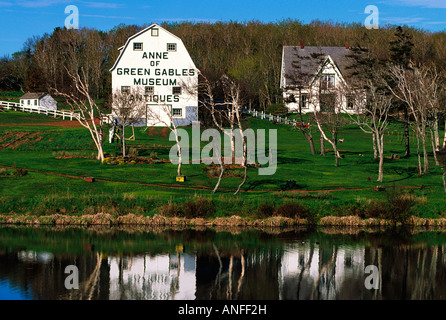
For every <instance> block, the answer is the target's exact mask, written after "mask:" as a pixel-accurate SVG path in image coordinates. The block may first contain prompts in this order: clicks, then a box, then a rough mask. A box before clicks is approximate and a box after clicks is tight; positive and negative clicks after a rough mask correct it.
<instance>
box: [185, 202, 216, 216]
mask: <svg viewBox="0 0 446 320" xmlns="http://www.w3.org/2000/svg"><path fill="white" fill-rule="evenodd" d="M215 212H216V208H215V204H214V202H213V201H212V200H209V199H205V198H194V199H191V200H188V201H186V202H184V204H183V215H184V217H185V218H208V217H211V216H212V215H214V214H215Z"/></svg>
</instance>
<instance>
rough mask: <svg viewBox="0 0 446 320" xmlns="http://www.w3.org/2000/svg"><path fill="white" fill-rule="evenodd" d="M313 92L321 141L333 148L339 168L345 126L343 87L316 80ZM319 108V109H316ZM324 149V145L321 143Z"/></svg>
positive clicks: (313, 102) (315, 114)
mask: <svg viewBox="0 0 446 320" xmlns="http://www.w3.org/2000/svg"><path fill="white" fill-rule="evenodd" d="M316 82H318V83H315V85H314V88H313V90H310V91H311V92H312V93H311V95H310V96H311V101H312V104H313V105H314V106H315V108H314V111H313V114H314V120H315V122H316V125H317V127H318V129H319V132H320V134H321V139H322V138H323V139H324V141H326V142H328V143H329V144H330V145H331V146H332V147H333V152H334V156H335V167H338V166H339V159H340V158H341V155H340V153H339V150H338V133H339V128H340V127H341V126H342V125H344V124H345V119H344V118H343V116H342V114H341V110H342V106H343V105H344V103H345V101H344V96H343V93H344V92H345V90H344V89H343V87H342V85H341V84H340V85H338V86H336V87H335V86H333V87H330V86H329V85H328V84H326V83H324V82H323V81H322V79H320V78H319V79H318V80H316ZM316 106H318V107H316ZM321 147H322V143H321Z"/></svg>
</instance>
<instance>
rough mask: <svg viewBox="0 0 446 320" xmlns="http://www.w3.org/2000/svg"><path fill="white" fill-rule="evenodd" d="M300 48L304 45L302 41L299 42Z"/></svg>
mask: <svg viewBox="0 0 446 320" xmlns="http://www.w3.org/2000/svg"><path fill="white" fill-rule="evenodd" d="M300 48H301V49H303V48H305V46H304V42H303V41H301V42H300Z"/></svg>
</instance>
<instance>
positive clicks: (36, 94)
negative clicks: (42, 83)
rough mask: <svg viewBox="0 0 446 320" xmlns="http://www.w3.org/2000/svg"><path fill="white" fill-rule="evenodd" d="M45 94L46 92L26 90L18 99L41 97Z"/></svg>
mask: <svg viewBox="0 0 446 320" xmlns="http://www.w3.org/2000/svg"><path fill="white" fill-rule="evenodd" d="M46 95H47V93H46V92H27V93H25V94H24V95H23V96H21V97H20V99H41V98H43V97H44V96H46Z"/></svg>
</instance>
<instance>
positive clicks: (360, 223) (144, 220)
mask: <svg viewBox="0 0 446 320" xmlns="http://www.w3.org/2000/svg"><path fill="white" fill-rule="evenodd" d="M0 224H12V225H54V226H69V225H80V226H112V225H113V226H126V225H129V226H130V225H133V226H174V227H192V226H193V227H200V226H202V227H243V228H245V227H249V228H264V227H272V228H276V227H296V226H304V225H306V224H307V219H303V218H289V217H283V216H274V217H269V218H266V219H247V218H242V217H240V216H235V215H234V216H231V217H219V218H213V219H205V218H193V219H187V218H182V217H166V216H164V215H159V214H156V215H154V216H153V217H145V216H142V215H135V214H132V213H130V214H127V215H121V216H113V215H110V214H108V213H97V214H86V215H82V216H67V215H63V214H54V215H49V216H39V217H36V216H32V215H0ZM318 225H319V226H324V227H325V226H327V227H341V226H342V227H344V226H347V227H378V226H388V225H391V221H390V220H386V219H378V218H368V219H362V218H360V217H358V216H343V217H334V216H329V217H323V218H321V219H320V220H319V223H318ZM407 225H411V226H416V227H446V218H438V219H426V218H419V217H415V216H411V217H410V219H409V220H408V223H407Z"/></svg>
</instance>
